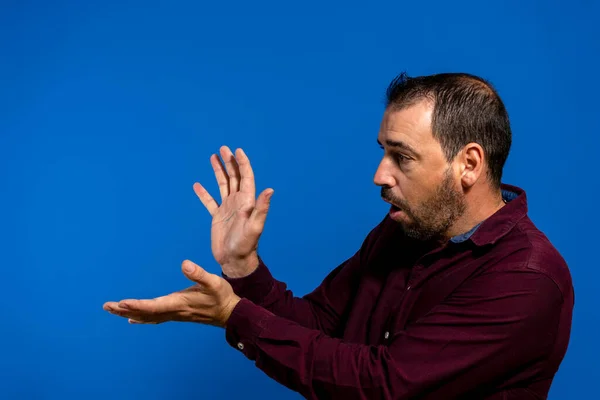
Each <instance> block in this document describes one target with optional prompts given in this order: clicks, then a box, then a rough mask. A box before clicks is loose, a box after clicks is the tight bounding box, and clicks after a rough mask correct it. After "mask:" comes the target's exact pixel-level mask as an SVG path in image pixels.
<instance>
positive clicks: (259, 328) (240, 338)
mask: <svg viewBox="0 0 600 400" xmlns="http://www.w3.org/2000/svg"><path fill="white" fill-rule="evenodd" d="M274 316H275V315H274V314H273V313H271V312H270V311H268V310H266V309H264V308H262V307H260V306H257V305H256V304H254V303H252V302H251V301H250V300H248V299H245V298H242V299H241V300H240V301H239V302H238V304H237V305H236V306H235V308H234V309H233V311H232V313H231V316H230V317H229V320H227V324H226V326H225V339H226V340H227V343H229V345H230V346H231V347H234V348H236V349H238V350H240V351H241V352H242V353H243V354H244V355H245V356H246V357H247V358H249V359H250V360H255V359H256V354H257V349H256V340H257V339H258V337H259V336H260V334H261V333H262V332H263V330H264V329H265V328H266V326H267V322H268V321H269V319H271V318H272V317H274Z"/></svg>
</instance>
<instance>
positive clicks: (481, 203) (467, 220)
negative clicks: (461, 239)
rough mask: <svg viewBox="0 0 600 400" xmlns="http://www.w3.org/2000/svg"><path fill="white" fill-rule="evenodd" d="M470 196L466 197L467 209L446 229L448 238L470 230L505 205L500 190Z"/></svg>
mask: <svg viewBox="0 0 600 400" xmlns="http://www.w3.org/2000/svg"><path fill="white" fill-rule="evenodd" d="M471 197H472V198H470V199H469V198H467V199H466V201H467V209H466V210H465V213H464V214H463V216H462V217H461V218H460V219H459V220H457V221H456V223H454V225H452V227H451V228H450V229H449V230H448V232H447V234H446V237H447V239H448V240H449V239H450V238H452V237H454V236H457V235H461V234H463V233H466V232H468V231H470V230H471V229H473V228H474V227H475V226H476V225H477V224H479V223H481V222H483V221H485V220H486V219H488V218H489V217H491V216H492V215H494V214H495V213H496V212H498V210H500V209H501V208H502V207H504V206H505V205H506V204H505V203H504V200H503V199H502V192H501V191H498V192H495V193H493V194H490V193H488V194H487V195H483V196H471Z"/></svg>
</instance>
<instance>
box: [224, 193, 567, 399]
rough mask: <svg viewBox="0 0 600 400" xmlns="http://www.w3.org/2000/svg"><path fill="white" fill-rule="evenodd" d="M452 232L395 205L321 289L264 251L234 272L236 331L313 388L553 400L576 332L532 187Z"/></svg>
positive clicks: (250, 347)
mask: <svg viewBox="0 0 600 400" xmlns="http://www.w3.org/2000/svg"><path fill="white" fill-rule="evenodd" d="M502 193H503V197H504V199H505V200H506V201H507V202H508V203H507V204H506V205H505V206H504V207H503V208H502V209H500V210H499V211H497V212H496V213H495V214H494V215H492V216H491V217H489V218H488V219H487V220H485V221H483V222H482V223H481V224H479V225H478V226H476V227H474V228H473V229H472V230H471V231H470V232H467V233H466V234H463V235H460V236H457V237H454V238H452V239H451V240H450V241H449V242H448V243H446V244H445V245H434V244H432V243H429V242H420V241H416V240H414V239H410V238H408V237H406V236H404V235H403V232H402V228H401V225H400V224H398V223H396V222H394V221H393V220H391V219H390V218H389V217H387V216H386V217H385V218H384V219H383V221H382V222H381V223H380V224H379V225H377V226H376V227H375V228H374V229H373V230H372V231H371V232H370V233H369V235H368V236H367V237H366V239H365V241H364V243H363V245H362V246H361V248H360V249H359V250H358V251H357V252H356V254H354V255H353V256H352V257H351V258H349V259H348V260H346V261H345V262H344V263H342V264H341V265H340V266H338V267H337V268H335V269H334V270H333V271H332V272H331V273H330V274H329V275H328V276H327V277H326V278H325V280H324V281H323V282H322V284H321V285H320V286H319V287H317V288H316V289H315V290H314V291H313V292H312V293H310V294H307V295H306V296H304V297H294V295H293V294H292V293H291V292H290V291H289V290H287V288H286V285H285V284H284V283H282V282H280V281H277V280H275V279H274V278H273V276H272V275H271V273H270V272H269V270H268V269H267V267H266V265H265V264H264V263H263V260H262V259H261V260H260V265H259V267H258V268H257V269H256V270H255V271H254V272H253V273H252V274H250V275H249V276H247V277H243V278H237V279H232V278H227V277H226V279H227V280H228V281H229V282H230V283H231V284H232V286H233V288H234V291H235V292H236V293H237V294H238V295H239V296H240V297H242V300H241V301H240V302H239V303H238V305H237V306H236V308H235V309H234V310H233V313H232V315H231V318H230V319H229V321H228V323H227V327H226V331H225V332H226V339H227V341H228V343H229V344H230V345H231V346H233V347H235V348H237V349H239V350H240V351H241V352H242V353H243V354H244V355H245V356H246V357H247V358H248V359H250V360H253V361H255V364H256V366H257V367H258V368H260V369H261V370H262V371H264V372H265V373H266V374H267V375H268V376H270V377H271V378H273V379H275V380H276V381H277V382H279V383H281V384H283V385H285V386H286V387H288V388H290V389H292V390H294V391H297V392H299V393H300V394H302V395H303V396H304V397H306V398H311V399H317V398H318V399H330V398H336V399H408V398H415V397H417V398H419V399H444V400H447V399H454V398H469V399H543V398H546V397H547V394H548V390H549V388H550V385H551V383H552V379H553V377H554V375H555V373H556V371H557V369H558V367H559V364H560V363H561V361H562V359H563V357H564V355H565V352H566V350H567V345H568V342H569V337H570V330H571V315H572V310H573V304H574V291H573V286H572V282H571V276H570V272H569V269H568V267H567V264H566V263H565V260H564V259H563V258H562V257H561V255H560V254H559V252H558V251H557V250H556V249H555V248H554V247H553V245H552V244H551V243H550V241H549V240H548V239H547V237H546V236H545V235H544V234H543V233H542V232H541V231H540V230H538V229H537V228H536V226H535V225H534V224H533V222H532V221H531V220H530V219H529V217H528V216H527V199H526V194H525V192H524V191H523V190H522V189H520V188H518V187H515V186H511V185H506V184H503V185H502Z"/></svg>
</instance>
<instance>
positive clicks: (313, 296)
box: [222, 217, 395, 336]
mask: <svg viewBox="0 0 600 400" xmlns="http://www.w3.org/2000/svg"><path fill="white" fill-rule="evenodd" d="M394 228H395V225H394V224H393V222H392V221H391V220H389V219H388V218H387V217H386V218H384V219H383V221H381V222H380V223H379V224H378V225H377V226H376V227H375V228H373V229H372V230H371V231H370V232H369V234H368V235H367V237H366V238H365V240H364V241H363V244H362V246H361V247H360V249H359V250H358V251H357V252H356V253H355V254H354V255H353V256H352V257H350V258H349V259H347V260H346V261H345V262H343V263H342V264H340V265H339V266H337V267H336V268H335V269H334V270H333V271H331V272H330V273H329V275H327V277H326V278H325V279H324V280H323V282H322V283H321V284H320V285H319V286H318V287H317V288H316V289H315V290H313V291H312V292H311V293H309V294H307V295H305V296H303V297H295V296H294V293H293V292H292V291H290V290H289V289H288V288H287V285H286V284H285V283H284V282H281V281H278V280H276V279H275V278H273V276H272V275H271V272H270V271H269V269H268V268H267V266H266V265H265V264H264V263H263V261H262V259H260V257H259V264H258V268H256V270H254V272H252V273H251V274H250V275H248V276H246V277H243V278H229V277H227V276H226V275H225V274H223V275H222V276H223V278H225V280H227V281H228V282H229V283H230V284H231V286H232V287H233V290H234V292H235V293H236V294H237V295H238V296H240V297H243V298H246V299H248V300H250V301H252V302H253V303H254V304H256V305H259V306H261V307H263V308H265V309H266V310H268V311H271V312H272V313H273V314H275V315H277V316H280V317H283V318H286V319H289V320H291V321H294V322H296V323H297V324H299V325H301V326H303V327H306V328H310V329H316V330H319V331H321V332H323V333H325V334H327V335H330V336H335V335H336V333H337V328H339V326H340V321H342V320H343V318H344V315H345V312H346V309H347V308H348V307H349V306H350V304H351V302H352V301H351V300H352V297H353V296H354V294H355V293H356V289H357V286H358V282H359V279H360V274H361V271H362V270H363V268H364V267H365V266H366V264H367V262H368V259H369V256H370V254H371V253H372V252H373V250H374V247H375V246H376V245H377V246H380V245H381V242H382V241H383V240H385V239H386V237H387V236H389V235H390V231H393V229H394Z"/></svg>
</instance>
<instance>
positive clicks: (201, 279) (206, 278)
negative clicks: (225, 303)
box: [181, 260, 219, 289]
mask: <svg viewBox="0 0 600 400" xmlns="http://www.w3.org/2000/svg"><path fill="white" fill-rule="evenodd" d="M181 269H182V270H183V274H184V275H185V276H186V277H187V278H188V279H189V280H191V281H193V282H196V283H199V284H200V287H201V288H203V289H207V288H214V286H215V284H216V281H215V279H216V280H218V279H219V277H218V276H216V275H215V274H211V273H210V272H207V271H206V270H204V269H203V268H202V267H200V266H199V265H198V264H196V263H194V262H192V261H190V260H185V261H184V262H183V263H182V264H181Z"/></svg>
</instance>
